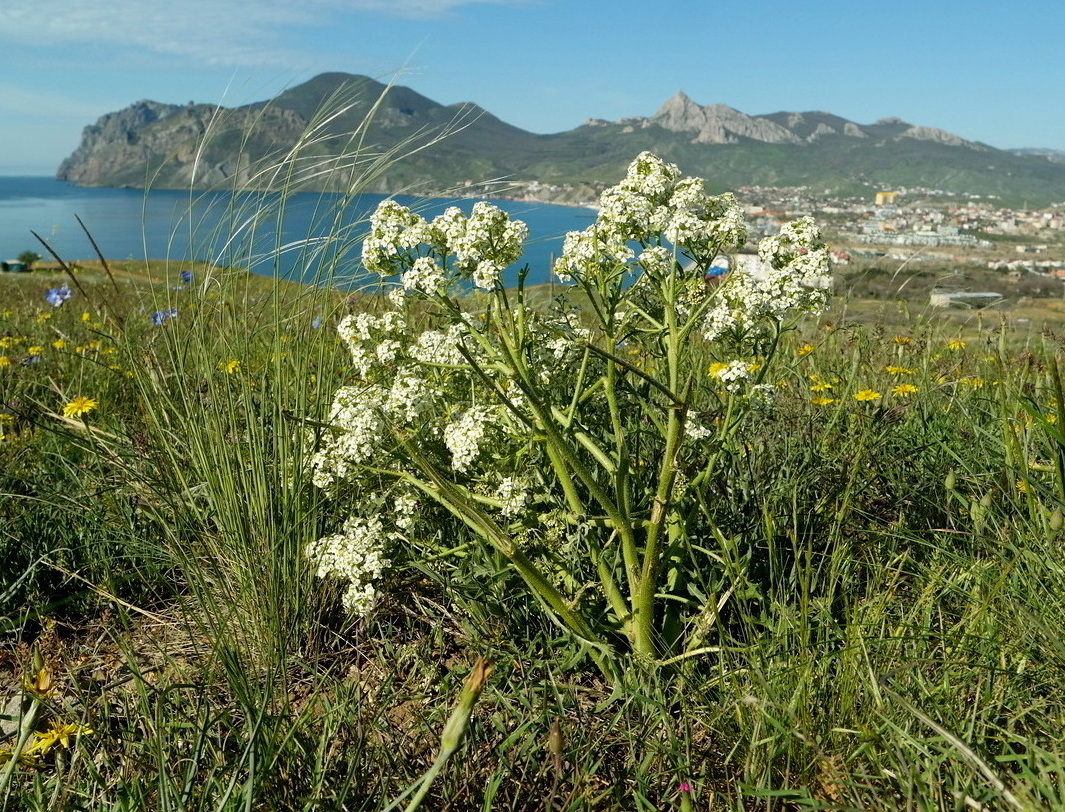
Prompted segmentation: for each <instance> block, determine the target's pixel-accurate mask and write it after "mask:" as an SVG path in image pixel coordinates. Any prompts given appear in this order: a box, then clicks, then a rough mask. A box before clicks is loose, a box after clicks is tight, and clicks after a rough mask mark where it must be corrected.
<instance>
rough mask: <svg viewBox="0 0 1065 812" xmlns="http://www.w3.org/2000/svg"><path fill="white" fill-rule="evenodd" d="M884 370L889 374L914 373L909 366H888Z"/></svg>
mask: <svg viewBox="0 0 1065 812" xmlns="http://www.w3.org/2000/svg"><path fill="white" fill-rule="evenodd" d="M884 371H885V372H887V373H888V374H889V375H912V374H913V370H912V369H910V368H909V367H896V366H886V367H884Z"/></svg>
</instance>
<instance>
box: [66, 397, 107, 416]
mask: <svg viewBox="0 0 1065 812" xmlns="http://www.w3.org/2000/svg"><path fill="white" fill-rule="evenodd" d="M99 405H100V404H99V403H97V402H96V401H95V400H93V399H92V398H87V397H85V396H84V395H78V396H77V397H76V398H74V399H73V400H72V401H70V403H68V404H67V405H66V406H64V407H63V417H81V416H82V415H86V414H88V413H89V412H91V411H92V410H93V409H95V408H96V407H97V406H99Z"/></svg>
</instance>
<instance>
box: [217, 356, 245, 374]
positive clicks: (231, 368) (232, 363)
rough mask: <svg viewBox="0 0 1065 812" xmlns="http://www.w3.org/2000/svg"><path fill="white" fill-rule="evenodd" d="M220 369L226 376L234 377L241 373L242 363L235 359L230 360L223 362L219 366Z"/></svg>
mask: <svg viewBox="0 0 1065 812" xmlns="http://www.w3.org/2000/svg"><path fill="white" fill-rule="evenodd" d="M218 368H219V369H220V370H222V371H223V372H224V373H226V375H233V374H235V373H237V372H240V361H238V360H236V359H235V358H230V359H229V360H228V361H223V362H222V363H220V364H219V365H218Z"/></svg>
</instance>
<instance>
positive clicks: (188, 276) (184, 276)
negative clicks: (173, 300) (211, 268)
mask: <svg viewBox="0 0 1065 812" xmlns="http://www.w3.org/2000/svg"><path fill="white" fill-rule="evenodd" d="M181 284H183V285H191V284H192V271H182V272H181Z"/></svg>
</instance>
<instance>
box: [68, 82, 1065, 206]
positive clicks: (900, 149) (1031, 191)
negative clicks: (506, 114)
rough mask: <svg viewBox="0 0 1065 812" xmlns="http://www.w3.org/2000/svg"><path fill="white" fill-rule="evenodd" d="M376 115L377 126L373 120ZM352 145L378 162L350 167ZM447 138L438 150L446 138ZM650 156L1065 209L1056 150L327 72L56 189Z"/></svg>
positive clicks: (670, 104)
mask: <svg viewBox="0 0 1065 812" xmlns="http://www.w3.org/2000/svg"><path fill="white" fill-rule="evenodd" d="M371 113H372V119H371V120H370V121H369V123H368V124H365V125H364V124H363V122H364V120H365V119H366V118H367V116H369V115H370V114H371ZM352 133H359V138H360V139H361V144H362V148H363V150H364V152H365V153H366V156H365V160H364V161H363V163H362V164H361V165H359V162H358V161H354V162H353V161H351V160H349V159H348V158H347V157H345V148H347V147H350V141H351V139H352ZM445 133H446V134H447V137H445V138H441V135H442V134H445ZM643 149H650V150H653V151H655V152H657V153H659V154H661V155H662V156H663V157H664V158H666V159H668V160H671V161H673V162H675V163H677V164H679V165H680V166H681V168H682V170H684V171H685V172H688V173H691V174H696V175H700V176H702V177H706V178H708V179H709V180H710V182H711V185H716V186H718V187H725V188H733V187H736V186H744V185H762V186H799V185H808V186H818V187H824V188H826V189H827V188H831V189H834V190H835V191H837V192H839V193H846V192H850V193H855V192H859V191H860V190H862V189H865V188H868V187H869V186H891V187H915V186H923V187H928V188H935V189H943V190H945V191H947V192H951V193H956V194H980V195H998V196H1006V197H1009V196H1013V197H1018V198H1019V197H1026V198H1029V199H1032V200H1036V201H1044V200H1045V201H1047V202H1049V201H1051V200H1054V201H1057V200H1063V199H1065V164H1062V163H1061V162H1060V160H1055V158H1056V155H1055V154H1054V151H1052V150H1030V151H1027V152H1022V151H1017V152H1011V151H1006V150H998V149H995V148H994V147H990V146H988V145H986V144H982V143H979V142H976V141H970V140H967V139H965V138H963V137H961V136H959V135H956V134H954V133H950V132H947V131H944V130H940V129H937V128H934V127H927V126H923V125H914V124H911V123H909V122H906V121H903V120H902V119H899V118H896V117H887V118H882V119H879V120H878V121H876V122H874V123H873V124H858V123H856V122H853V121H849V120H847V119H845V118H843V117H840V116H837V115H834V114H832V113H827V112H823V111H805V112H788V111H781V112H777V113H770V114H765V115H754V116H752V115H748V114H746V113H743V112H741V111H740V110H737V109H735V108H732V107H729V106H727V105H724V104H711V105H705V106H703V105H699V104H697V103H696V102H695V101H693V100H692V99H691V97H689V96H688V95H687V94H686V93H684V92H683V91H679V92H678V93H676V94H674V95H673V96H672V97H670V98H669V99H667V100H666V101H665V102H664V103H663V104H662V105H661V106H660V107H659V109H658V110H657V111H656V112H654V113H653V114H652V115H650V116H633V117H629V118H623V119H619V120H617V121H606V120H602V119H588V120H587V121H586V122H585V123H584V124H582V125H580V126H578V127H576V128H574V129H572V130H567V131H564V132H561V133H553V134H546V135H539V134H534V133H530V132H528V131H525V130H522V129H521V128H519V127H515V126H513V125H511V124H508V123H507V122H505V121H502V120H501V119H499V118H497V117H496V116H494V115H492V114H491V113H490V112H488V111H486V110H484V109H483V108H481V107H480V106H478V105H476V104H475V103H472V102H463V103H459V104H452V105H443V104H440V103H438V102H436V101H433V100H432V99H429V98H427V97H425V96H423V95H421V94H419V93H418V92H417V91H415V90H412V89H411V88H407V87H403V86H399V85H393V86H386V85H383V84H381V83H379V82H377V81H375V80H373V79H371V78H369V77H365V76H354V75H350V74H344V73H325V74H320V75H318V76H316V77H314V78H312V79H310V80H309V81H307V82H305V83H303V84H301V85H298V86H296V87H293V88H289V89H287V90H285V91H283V92H282V93H280V94H278V95H277V96H276V97H275V98H273V99H271V100H268V101H263V102H256V103H253V104H249V105H244V106H241V107H234V108H225V107H221V106H219V105H211V104H193V103H189V104H186V105H175V104H165V103H161V102H155V101H150V100H142V101H138V102H135V103H134V104H132V105H130V106H129V107H126V108H124V109H123V110H119V111H116V112H113V113H108V114H106V115H104V116H102V117H101V118H100V119H99V120H98V121H97V122H96V123H95V124H91V125H89V126H88V127H86V128H85V130H84V133H83V136H82V140H81V143H80V144H79V146H78V148H77V149H76V150H75V151H74V152H73V153H72V154H71V155H70V156H69V157H68V158H67V159H65V160H64V161H63V163H62V164H61V165H60V167H59V168H58V170H57V173H56V175H57V177H58V178H59V179H61V180H67V181H70V182H73V183H77V184H81V185H96V186H155V187H164V188H165V187H169V188H188V187H190V186H192V187H197V188H210V187H214V186H220V185H238V186H251V187H256V188H270V187H271V186H273V185H276V183H277V182H278V181H280V180H282V178H281V177H280V175H282V174H283V175H284V179H285V180H287V182H289V183H291V182H292V180H293V175H292V173H291V172H282V173H279V172H278V171H277V170H276V168H277V166H278V165H279V164H280V163H281V162H283V161H284V160H285V158H286V156H291V155H293V154H295V153H299V154H300V155H301V158H300V160H301V161H303V162H304V167H305V171H304V170H303V169H301V170H300V171H299V172H297V176H298V177H297V181H296V182H297V185H298V186H299V188H307V189H321V190H324V191H337V190H341V189H343V188H345V187H346V185H348V184H351V183H352V182H353V181H354V180H355V179H357V178H358V177H359V172H360V171H363V170H364V169H365V165H366V161H370V160H372V159H373V158H374V157H375V156H388V155H390V154H405V153H411V154H406V155H405V157H404V158H403V160H401V161H400V162H398V163H397V164H395V165H394V166H390V167H389V168H388V169H387V170H386V171H384V172H382V173H379V174H377V175H376V176H375V178H374V180H373V182H372V184H371V185H370V187H367V188H365V189H364V191H379V192H400V191H411V192H416V193H440V192H447V191H451V190H454V189H456V188H462V187H466V186H469V185H470V184H485V183H488V182H491V181H494V180H497V179H500V178H511V179H521V180H523V181H537V182H539V183H542V184H570V185H573V184H576V185H581V184H597V183H598V184H601V183H612V182H614V181H616V180H617V179H618V178H619V177H620V176H621V174H622V173H623V171H624V167H625V166H626V165H627V164H628V162H629V161H630V160H631V159H632V157H633V156H634V155H635V154H636V153H638V152H639V151H641V150H643Z"/></svg>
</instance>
